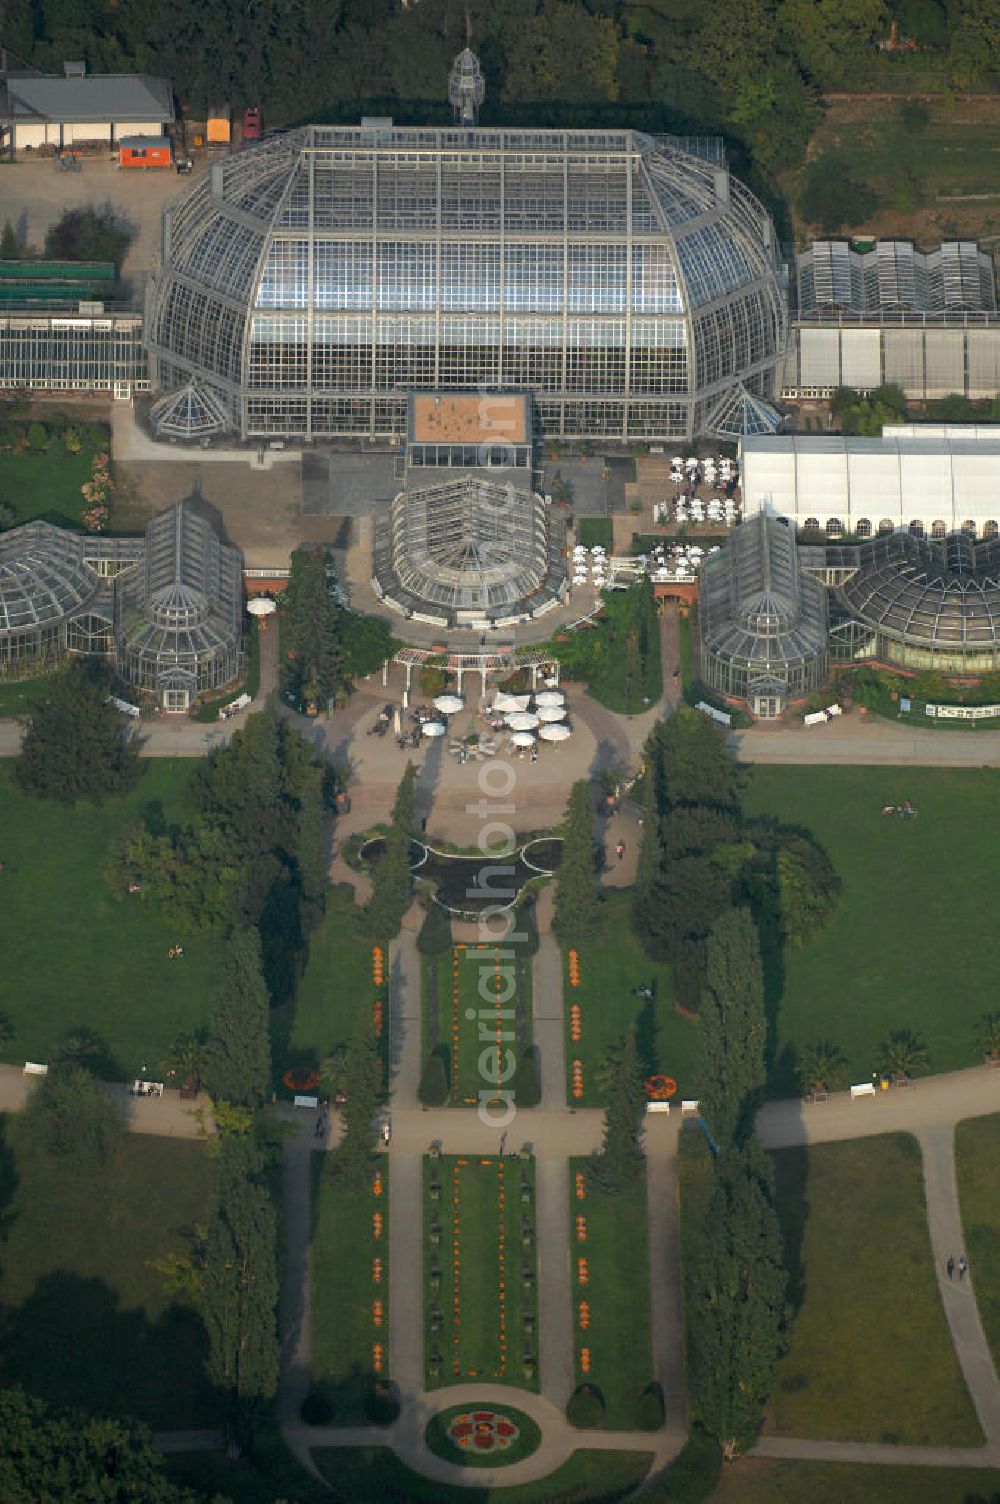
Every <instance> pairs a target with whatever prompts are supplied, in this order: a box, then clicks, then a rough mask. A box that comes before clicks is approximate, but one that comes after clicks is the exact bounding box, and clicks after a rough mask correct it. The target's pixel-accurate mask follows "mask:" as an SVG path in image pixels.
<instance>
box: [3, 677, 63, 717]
mask: <svg viewBox="0 0 1000 1504" xmlns="http://www.w3.org/2000/svg"><path fill="white" fill-rule="evenodd" d="M51 683H52V675H51V674H40V675H39V676H38V678H37V679H0V717H10V716H18V715H24V713H25V711H26V710H27V709H28V708H29V706H31V705H34V704H35V702H36V701H37V700H40V699H41V698H42V696H43V695H44V694H45V693H46V691H47V690H48V687H49V685H50V684H51Z"/></svg>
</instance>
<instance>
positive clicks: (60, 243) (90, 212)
mask: <svg viewBox="0 0 1000 1504" xmlns="http://www.w3.org/2000/svg"><path fill="white" fill-rule="evenodd" d="M84 51H86V49H84ZM81 55H82V54H81ZM133 233H134V231H133V229H132V227H131V226H130V225H129V224H127V223H126V222H125V221H124V220H123V219H122V217H121V215H120V214H119V212H118V210H117V209H115V207H114V206H113V205H112V204H110V203H108V204H104V205H103V206H102V207H100V208H93V207H88V208H82V209H66V210H65V211H64V212H63V213H62V214H61V215H60V217H59V218H58V219H57V220H56V222H55V224H54V225H52V226H51V228H50V229H48V230H46V232H45V254H46V256H47V257H49V259H50V260H52V261H113V262H114V264H115V266H121V263H122V262H123V261H124V259H125V252H126V251H127V250H128V248H129V242H130V241H131V239H132V235H133Z"/></svg>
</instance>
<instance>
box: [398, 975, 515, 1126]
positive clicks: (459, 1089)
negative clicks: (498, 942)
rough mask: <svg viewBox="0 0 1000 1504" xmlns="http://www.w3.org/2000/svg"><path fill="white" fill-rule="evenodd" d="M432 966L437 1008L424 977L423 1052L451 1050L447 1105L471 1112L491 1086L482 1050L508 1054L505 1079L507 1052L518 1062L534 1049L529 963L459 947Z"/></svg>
mask: <svg viewBox="0 0 1000 1504" xmlns="http://www.w3.org/2000/svg"><path fill="white" fill-rule="evenodd" d="M515 952H516V947H515ZM432 964H433V965H435V966H436V967H437V973H436V983H437V987H436V991H437V1001H436V1005H435V1002H434V1000H433V998H428V996H427V992H428V991H429V990H432V989H428V987H427V982H426V976H425V981H424V1041H425V1049H426V1050H428V1051H429V1050H430V1048H432V1044H431V1043H430V1042H431V1041H436V1042H437V1044H438V1045H439V1046H440V1045H445V1046H447V1050H448V1065H449V1071H448V1075H449V1081H450V1087H451V1095H450V1098H449V1101H450V1103H451V1105H452V1106H455V1107H469V1106H473V1105H475V1104H477V1103H478V1102H479V1092H480V1090H481V1089H482V1088H483V1087H484V1086H487V1085H488V1084H489V1083H488V1082H487V1081H485V1080H484V1077H483V1071H482V1065H481V1061H480V1057H481V1055H482V1054H483V1052H484V1050H489V1049H490V1048H491V1046H492V1047H493V1049H494V1051H495V1050H496V1049H500V1050H501V1051H502V1052H504V1053H503V1054H501V1057H500V1063H499V1066H498V1067H497V1068H496V1073H497V1074H500V1075H502V1074H504V1072H505V1070H506V1065H507V1057H506V1054H505V1052H506V1051H507V1050H508V1049H509V1050H512V1051H513V1053H514V1057H515V1059H519V1058H520V1057H521V1056H522V1055H523V1054H524V1052H525V1051H526V1050H528V1049H529V1048H530V1046H531V1042H532V1024H531V957H530V956H529V955H523V956H522V955H520V954H516V953H515V955H514V956H513V957H510V956H508V955H507V954H506V953H505V952H501V951H499V950H498V949H497V947H496V946H493V945H455V946H452V948H451V949H450V950H448V951H446V952H445V953H444V955H443V956H440V957H439V958H438V959H437V960H436V961H434V962H433V963H432ZM435 1013H436V1016H435ZM491 1068H492V1067H491ZM502 1084H504V1085H506V1086H509V1085H510V1082H509V1081H508V1082H504V1083H502Z"/></svg>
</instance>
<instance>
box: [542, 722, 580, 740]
mask: <svg viewBox="0 0 1000 1504" xmlns="http://www.w3.org/2000/svg"><path fill="white" fill-rule="evenodd" d="M538 735H539V736H540V737H541V738H542V741H543V742H564V741H567V740H568V738H569V737H571V736H572V735H573V733H572V731H570V729H569V727H568V726H543V727H542V729H541V730H540V731H539V733H538Z"/></svg>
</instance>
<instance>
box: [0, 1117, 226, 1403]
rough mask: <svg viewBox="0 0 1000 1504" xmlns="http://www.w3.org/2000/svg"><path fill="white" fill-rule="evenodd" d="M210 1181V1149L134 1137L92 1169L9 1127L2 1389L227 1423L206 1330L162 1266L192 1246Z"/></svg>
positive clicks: (1, 1257) (2, 1239)
mask: <svg viewBox="0 0 1000 1504" xmlns="http://www.w3.org/2000/svg"><path fill="white" fill-rule="evenodd" d="M210 1183H211V1162H210V1160H209V1159H208V1157H207V1155H206V1152H205V1149H204V1148H203V1147H202V1145H200V1144H195V1143H178V1142H176V1141H173V1140H170V1139H157V1138H150V1137H147V1136H139V1135H132V1136H131V1137H129V1138H127V1139H126V1140H125V1141H124V1142H123V1143H122V1145H121V1147H120V1149H119V1151H118V1153H117V1155H116V1157H115V1159H114V1161H113V1163H111V1164H110V1165H108V1166H106V1167H105V1168H104V1169H99V1168H98V1169H94V1170H86V1171H81V1170H80V1169H79V1168H77V1167H75V1166H71V1165H67V1164H65V1163H63V1162H61V1161H60V1160H58V1159H55V1158H51V1157H49V1156H48V1155H47V1154H45V1153H43V1152H40V1151H39V1150H37V1149H35V1148H34V1147H33V1146H32V1145H31V1144H30V1143H28V1142H26V1140H25V1137H24V1134H23V1130H21V1129H20V1125H19V1124H18V1123H12V1121H11V1120H10V1119H9V1118H7V1119H3V1118H0V1185H2V1191H0V1196H2V1200H3V1203H4V1205H3V1209H2V1216H0V1308H2V1315H3V1319H2V1322H0V1383H3V1384H15V1383H17V1384H23V1385H24V1387H25V1388H26V1389H27V1390H29V1391H30V1392H31V1393H32V1394H37V1395H39V1396H41V1397H42V1398H43V1399H46V1400H48V1401H50V1402H51V1403H52V1404H54V1405H67V1406H72V1407H80V1408H82V1409H84V1410H87V1411H91V1412H94V1413H106V1414H111V1415H133V1416H137V1417H138V1418H139V1419H140V1420H143V1421H145V1422H146V1423H147V1424H149V1425H150V1426H153V1427H154V1428H159V1429H161V1430H163V1429H182V1428H185V1427H189V1426H197V1427H203V1426H211V1425H213V1424H214V1423H215V1422H216V1421H217V1420H218V1418H219V1411H218V1408H217V1405H216V1402H215V1398H214V1394H213V1391H212V1389H211V1386H210V1385H209V1382H208V1379H207V1377H206V1375H205V1372H204V1361H205V1355H206V1342H205V1334H204V1329H203V1327H202V1325H201V1320H200V1318H199V1317H198V1316H197V1315H196V1314H195V1313H194V1311H193V1310H192V1309H191V1308H190V1307H189V1306H186V1305H184V1304H183V1303H181V1301H180V1300H179V1298H178V1297H175V1296H172V1295H170V1294H168V1293H167V1292H166V1290H165V1288H164V1283H163V1280H162V1278H161V1276H160V1275H159V1274H157V1273H156V1272H155V1270H153V1269H151V1268H150V1261H151V1260H154V1259H158V1258H162V1257H164V1256H165V1255H166V1254H168V1253H172V1252H176V1253H186V1252H188V1251H189V1250H190V1241H189V1236H190V1229H191V1228H192V1227H193V1226H194V1224H195V1223H199V1222H201V1223H203V1222H204V1221H205V1220H206V1211H207V1206H208V1200H209V1193H210Z"/></svg>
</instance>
